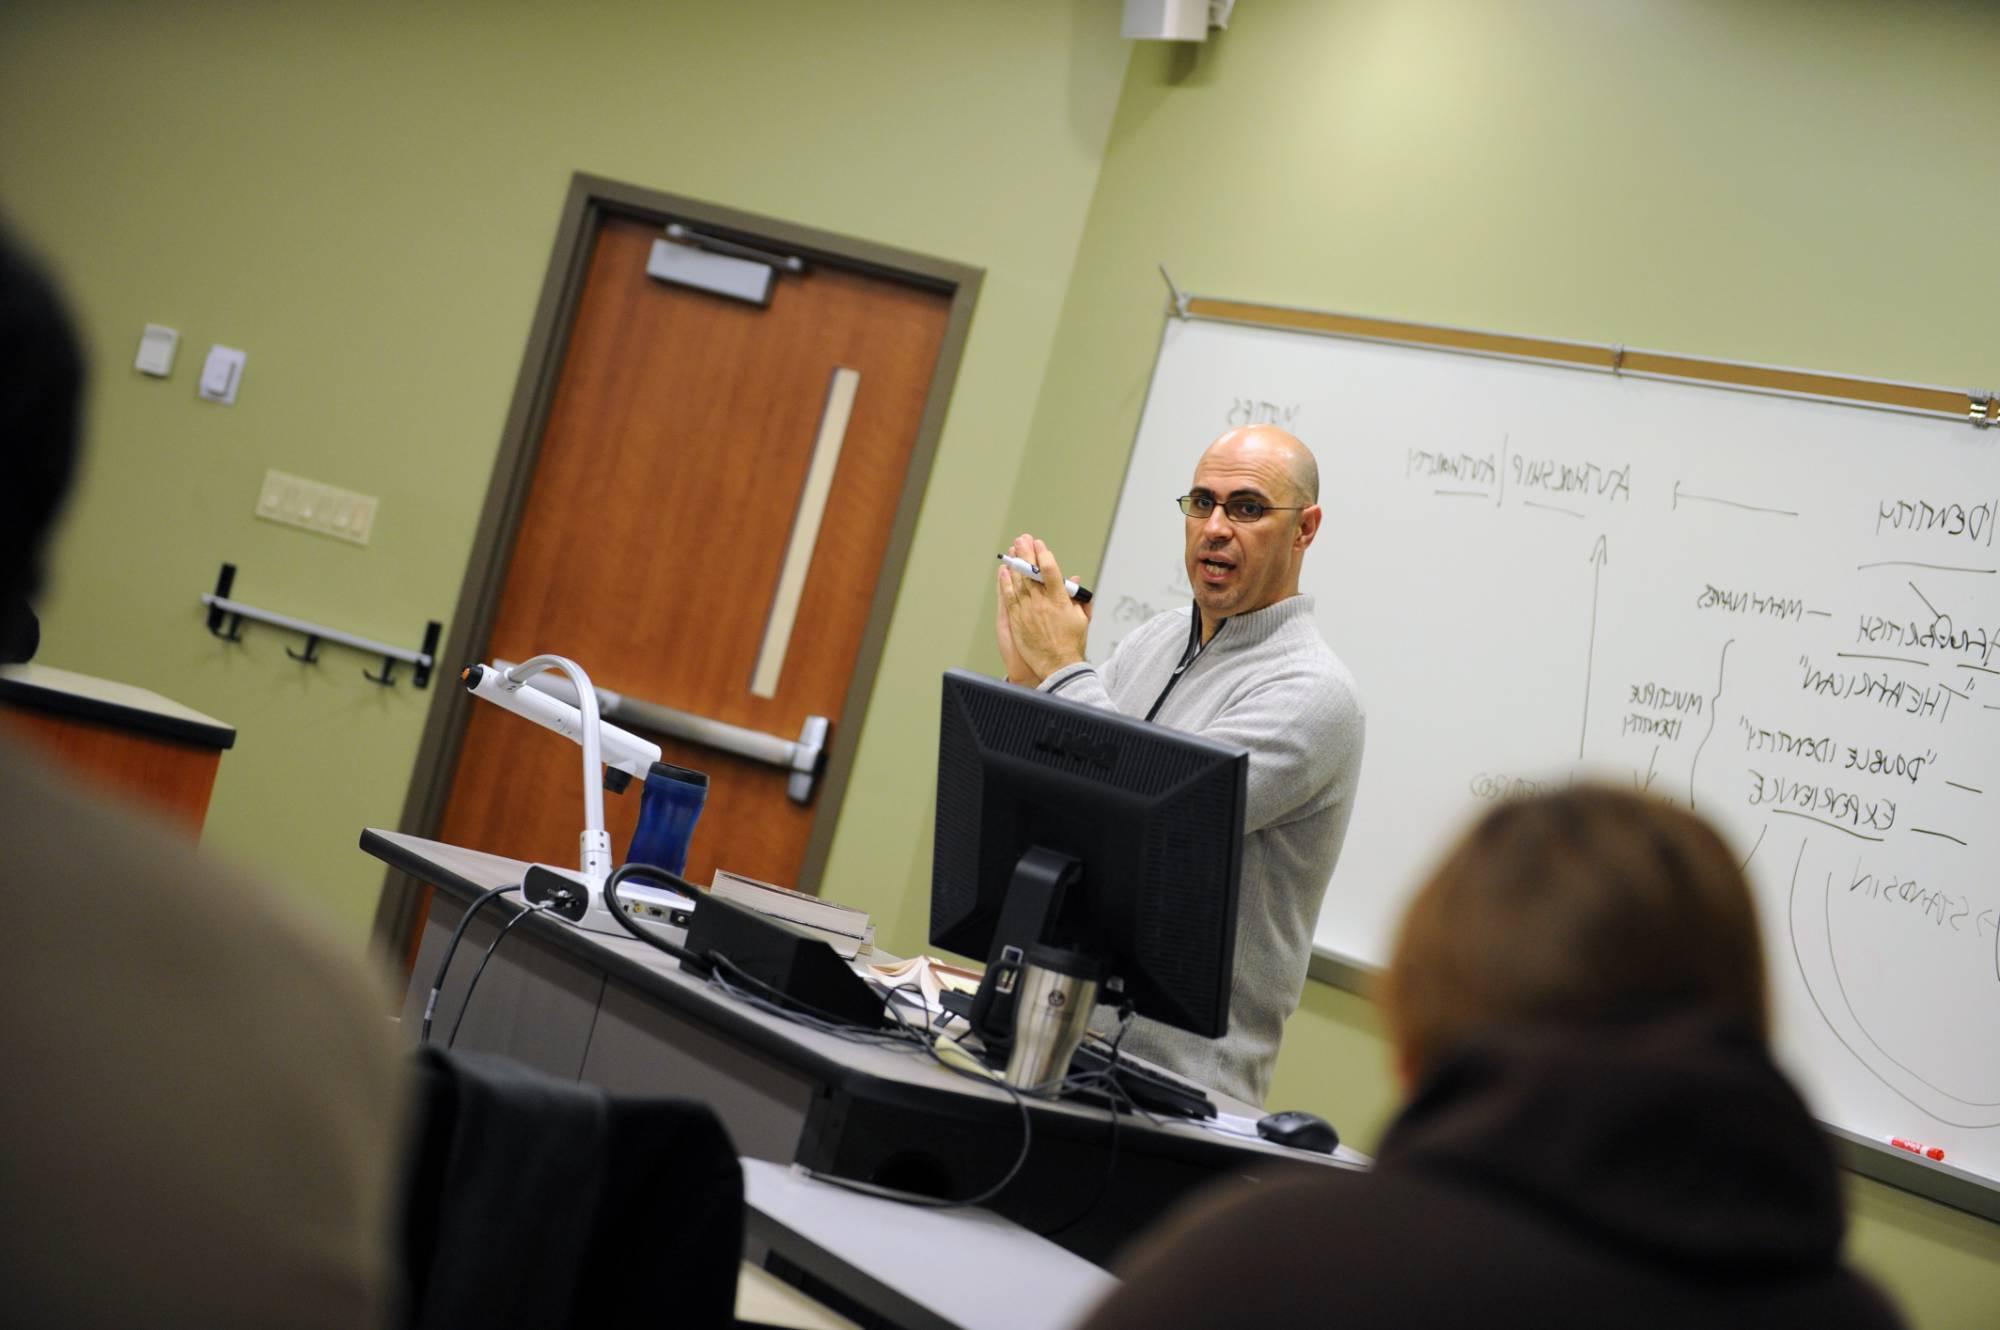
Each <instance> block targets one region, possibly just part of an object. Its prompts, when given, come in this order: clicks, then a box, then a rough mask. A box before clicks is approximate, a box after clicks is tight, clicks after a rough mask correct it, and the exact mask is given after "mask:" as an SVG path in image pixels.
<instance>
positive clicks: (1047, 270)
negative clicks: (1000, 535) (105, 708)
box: [0, 0, 1129, 945]
mask: <svg viewBox="0 0 2000 1330" xmlns="http://www.w3.org/2000/svg"><path fill="white" fill-rule="evenodd" d="M1101 8H1102V6H1101V5H1098V4H1095V3H1093V2H1092V0H1042V2H1040V3H1020V4H1011V5H1006V6H994V5H986V4H974V3H953V4H932V3H925V2H924V0H890V2H887V3H880V2H875V3H869V4H866V5H830V4H822V3H816V2H815V0H783V2H780V0H731V3H665V2H660V3H650V2H649V3H639V2H637V0H634V2H632V3H619V4H560V5H543V4H522V3H487V2H480V3H469V2H455V3H430V4H423V5H401V4H399V5H388V4H350V3H339V4H327V3H312V4H298V3H273V4H233V5H231V4H219V3H213V2H212V0H209V2H204V3H153V4H147V5H127V4H111V3H93V2H90V0H85V2H83V3H78V2H76V0H63V2H62V3H14V4H10V5H6V6H0V126H5V129H4V132H0V211H4V212H5V213H8V214H10V215H11V216H12V219H13V221H14V224H15V226H16V227H17V228H18V229H19V230H21V231H22V232H23V233H24V234H25V236H26V238H27V239H28V240H29V241H30V242H32V243H33V244H34V245H36V246H37V247H39V248H40V249H41V250H42V251H43V252H44V253H45V254H46V255H47V256H48V257H49V258H50V259H51V260H52V262H53V263H54V264H55V266H56V267H57V268H58V270H59V275H60V276H61V278H62V280H63V281H64V282H65V283H66V285H67V287H68V289H69V291H70V293H71V295H72V297H73V300H74V303H75V305H76V307H77V310H78V313H79V315H80V317H81V319H82V321H83V322H84V324H85V325H86V332H87V337H88V341H89V347H90V352H91V354H92V357H93V359H94V362H95V365H96V367H97V372H96V382H95V384H94V386H93V389H92V392H91V394H90V412H91V424H90V449H89V457H88V465H87V468H86V470H85V473H84V476H83V480H82V484H81V488H80V491H79V493H78V495H77V497H76V500H75V502H74V503H73V505H72V509H71V512H70V516H69V521H68V525H67V529H66V531H65V532H64V535H63V537H62V539H61V542H60V546H59V549H58V551H57V560H56V562H57V568H58V573H59V577H58V581H57V584H56V586H55V587H54V589H53V594H52V596H51V598H50V599H49V600H48V601H46V602H45V605H44V610H45V618H44V629H45V643H44V650H43V655H42V657H41V659H42V660H43V661H44V662H45V663H47V664H51V665H56V666H61V667H65V668H70V669H76V670H81V671H84V672H86V673H91V674H98V675H103V676H108V677H111V678H117V679H127V680H133V681H136V682H142V683H145V684H147V685H149V686H151V687H153V688H154V689H155V690H157V691H159V692H162V693H164V694H166V695H167V696H169V697H172V698H175V699H177V700H179V701H182V702H184V703H186V704H188V705H190V706H193V707H196V708H198V709H200V710H203V711H206V712H209V713H210V714H213V715H216V716H219V717H222V718H224V719H226V720H229V721H232V722H234V723H235V724H236V725H237V727H238V731H239V738H238V743H237V747H236V749H235V750H234V751H233V752H231V753H229V754H228V755H227V758H226V760H225V761H224V762H223V764H222V771H221V776H220V779H219V781H218V784H217V788H216V791H215V798H214V803H213V806H212V811H211V814H210V819H209V825H208V836H207V840H208V843H209V845H210V846H211V847H212V848H216V849H219V850H221V851H223V852H225V853H229V854H233V855H236V856H239V857H242V858H245V859H248V860H250V861H252V862H254V863H257V864H259V865H261V866H262V867H264V868H266V869H267V870H269V872H270V873H271V874H272V875H273V877H274V878H275V879H276V880H277V881H278V882H280V883H282V884H284V886H285V887H287V888H288V889H289V890H291V891H293V892H294V893H295V894H297V895H298V897H299V898H300V899H301V900H303V901H306V902H309V903H310V904H311V905H312V906H313V907H315V908H317V909H318V910H320V911H321V912H323V913H325V914H326V915H328V916H329V917H330V919H331V920H332V921H333V923H334V925H335V926H336V927H338V928H339V929H341V930H342V931H343V932H344V933H345V934H347V935H348V936H351V937H352V938H354V939H355V941H356V943H357V945H358V944H359V941H360V939H361V938H362V937H363V936H365V933H366V929H367V926H368V921H369V919H370V917H371V915H372V912H373V909H374V903H375V898H376V893H377V889H378V887H379V884H380V882H381V873H380V870H379V867H377V866H375V865H373V864H372V862H371V861H369V860H368V859H366V858H365V857H364V856H363V855H361V854H360V853H359V852H358V850H356V848H355V840H356V837H357V835H358V833H359V831H360V829H361V828H362V827H363V826H368V825H389V826H393V825H395V823H396V821H397V819H398V818H399V816H400V815H401V812H402V807H403V799H404V794H405V790H406V788H407V784H408V777H409V773H410V769H411V764H412V762H413V761H414V758H415V753H416V747H417V743H418V739H419V736H420V732H421V728H422V722H423V718H424V713H425V708H426V707H427V706H428V705H429V703H430V700H431V698H432V696H433V694H432V693H430V692H416V691H414V690H412V689H410V688H408V687H398V688H394V689H382V688H377V687H375V686H373V685H371V684H368V683H366V682H364V681H363V680H362V678H361V677H360V670H361V668H362V666H363V664H364V663H366V662H364V661H363V660H362V659H360V658H359V657H356V656H353V655H350V654H347V653H344V652H340V651H337V650H332V649H329V650H328V651H327V653H326V658H325V662H324V663H323V665H322V666H321V667H320V668H319V669H318V670H309V669H305V668H303V667H300V666H296V665H294V664H292V663H291V662H290V661H288V660H286V659H285V658H284V656H283V654H282V652H283V648H284V647H285V646H287V645H296V644H297V639H295V638H289V637H287V636H286V635H283V634H280V633H277V632H274V631H271V630H268V629H267V630H263V631H258V630H256V629H252V630H250V631H249V633H248V634H247V640H246V642H245V643H244V645H243V646H242V647H241V648H227V647H224V646H223V645H222V644H220V643H218V642H215V641H214V640H212V639H211V638H209V637H208V636H207V635H206V634H205V633H204V632H203V631H202V628H201V622H200V618H199V616H198V606H197V604H196V597H197V595H198V594H199V593H200V592H202V591H205V590H208V589H209V588H210V587H211V586H212V585H213V583H214V579H215V576H216V571H217V568H218V566H219V565H220V564H221V563H222V562H224V561H225V560H227V561H231V562H234V563H236V564H237V565H238V567H239V568H240V570H241V571H240V573H239V575H238V580H237V584H236V594H237V595H238V596H240V597H241V598H243V599H245V600H247V601H250V602H252V603H254V604H259V605H264V606H268V607H270V608H274V609H278V610H282V611H285V612H289V613H293V614H296V615H298V616H301V617H304V618H310V619H315V620H318V621H321V622H324V623H328V624H332V625H334V626H337V627H342V628H346V629H348V630H349V631H352V632H357V633H361V634H363V635H366V636H369V637H374V638H378V639H382V640H387V641H392V642H401V643H407V644H409V645H412V646H414V645H416V643H417V642H418V640H419V639H420V636H421V633H422V629H423V625H424V622H425V620H427V619H430V618H433V617H436V618H449V616H450V615H451V613H452V610H453V608H454V605H455V601H456V598H457V595H458V590H459V585H460V580H461V578H462V576H463V575H464V572H465V562H466V558H467V555H468V553H469V551H470V548H471V542H472V536H473V527H474V523H475V521H476V519H477V515H478V511H479V507H480V503H481V501H482V499H483V497H484V494H485V489H486V482H487V478H488V475H489V472H490V470H491V467H492V461H493V457H494V453H495V450H496V448H497V445H498V442H499V437H500V431H501V427H502V424H503V421H504V417H505V413H506V410H507V406H508V402H509V399H510V395H511V393H512V392H513V388H514V382H515V376H516V374H517V372H518V370H519V368H520V363H521V356H522V352H523V348H524V344H525V341H526V337H527V332H528V325H529V320H530V318H531V316H532V314H533V310H534V303H535V300H536V298H537V296H538V294H539V291H540V286H541V282H542V277H543V273H544V270H545V268H546V265H547V263H548V260H549V254H550V248H551V245H552V243H553V241H554V238H555V226H556V221H557V215H558V210H559V207H560V205H561V203H562V200H563V197H564V193H565V191H566V189H567V187H568V183H569V178H570V175H571V173H572V172H573V171H577V170H583V171H589V172H593V173H596V174H600V175H605V176H610V177H614V178H617V179H621V180H625V181H630V182H632V183H635V184H639V185H643V186H647V187H651V188H656V189H662V190H667V191H671V192H674V193H678V194H682V195H687V196H691V197H695V198H701V199H708V200H712V201H715V202H718V203H723V204H727V205H730V206H733V207H737V208H741V209H746V210H749V211H753V212H761V213H765V214H768V215H771V216H775V217H780V218H784V219H787V220H790V221H793V222H797V223H802V224H806V225H811V226H815V227H822V228H825V229H828V230H832V231H836V232H844V233H847V234H851V235H855V236H859V237H863V238H866V239H869V240H872V241H877V242H881V243H885V244H890V245H897V246H902V247H906V248H909V249H913V250H917V251H921V252H925V253H930V254H935V255H938V256H941V257H945V258H950V259H955V260H958V261H961V262H965V263H970V264H975V265H978V266H980V267H983V268H984V269H985V270H986V272H987V278H986V282H985V286H984V289H983V291H982V294H981V297H980V302H979V307H978V310H977V314H976V318H975V322H974V327H973V332H972V337H971V340H970V343H969V345H968V347H967V351H966V356H965V360H964V364H963V368H962V371H961V373H960V376H959V380H958V387H957V392H956V395H955V397H954V399H953V403H952V411H951V417H950V421H949V424H948V427H947V429H946V432H945V434H944V438H943V440H942V443H941V446H940V450H939V454H938V457H937V462H936V467H935V470H934V472H933V476H932V479H931V482H930V490H929V497H928V502H927V505H926V508H925V510H924V514H923V518H922V521H921V522H920V524H919V528H918V531H917V535H916V542H915V546H914V551H913V555H912V558H911V564H910V571H909V575H908V578H907V580H906V582H905V585H904V588H903V591H902V595H901V597H900V599H899V602H898V607H897V614H896V618H895V622H894V627H893V629H892V632H891V635H890V638H889V641H888V644H887V649H886V654H885V657H884V661H883V666H882V671H881V674H880V680H879V682H880V695H881V696H884V697H889V698H894V699H901V698H905V697H909V696H927V695H929V694H930V693H931V690H932V689H933V688H934V687H935V682H934V681H935V679H936V676H937V674H938V672H939V671H940V670H941V669H942V668H944V667H946V666H949V665H956V664H962V663H964V661H963V659H962V656H963V652H964V644H965V643H966V642H968V641H969V640H970V639H971V638H972V636H973V634H974V627H975V624H976V623H977V622H978V621H980V620H981V619H982V617H983V616H984V615H985V614H986V613H987V612H988V611H987V610H986V609H985V608H984V607H983V606H982V605H981V603H980V596H981V593H982V592H983V590H984V588H985V583H984V581H983V580H982V579H983V578H984V576H985V573H986V569H987V567H989V566H990V564H991V562H992V557H993V553H992V550H991V548H990V545H989V539H988V536H987V534H986V533H987V532H989V531H991V530H992V529H994V528H995V527H996V526H998V525H1000V523H1001V515H1002V512H1003V510H1004V506H1005V503H1006V499H1007V494H1008V492H1009V490H1010V489H1011V487H1012V484H1013V479H1014V476H1015V473H1016V472H1017V470H1018V469H1019V458H1020V453H1021V448H1022V444H1023V441H1024V440H1025V438H1026V437H1027V432H1028V418H1029V413H1030V411H1031V410H1032V408H1033V403H1034V387H1035V385H1036V384H1038V383H1039V382H1040V378H1041V373H1042V367H1043V364H1044V362H1045V361H1046V358H1047V355H1048V347H1049V343H1050V340H1051V338H1052V336H1053V334H1054V330H1055V323H1056V318H1057V315H1058V312H1059V308H1060V304H1061V300H1062V296H1063V292H1064V290H1065V289H1066V287H1067V284H1068V280H1069V273H1070V266H1071V263H1072V260H1073V258H1074V255H1075V249H1076V243H1077V238H1078V236H1079V235H1080V234H1081V231H1082V226H1083V217H1084V213H1085V210H1086V209H1087V207H1088V206H1089V202H1090V197H1091V190H1092V189H1093V187H1094V185H1095V182H1096V174H1097V166H1098V162H1099V160H1100V159H1101V156H1102V151H1103V144H1104V140H1105V136H1106V134H1107V132H1108V130H1109V126H1110V119H1111V115H1112V112H1113V110H1114V108H1115V106H1116V102H1117V97H1118V90H1119V86H1120V82H1121V80H1122V78H1123V74H1124V69H1125V66H1126V63H1127V61H1128V59H1129V49H1128V47H1127V46H1126V44H1125V43H1123V42H1122V41H1121V40H1120V39H1119V37H1118V33H1117V25H1116V23H1115V21H1113V20H1112V19H1109V18H1107V16H1106V15H1104V14H1102V13H1100V12H1099V11H1100V10H1101ZM149 321H151V322H159V323H166V324H170V325H173V326H175V327H178V328H179V329H180V330H181V333H182V339H183V340H182V346H181V358H180V362H179V365H178V367H177V369H176V372H175V374H174V377H173V378H172V379H171V380H169V381H165V382H161V381H157V380H153V379H148V378H145V377H143V376H141V375H139V374H138V373H136V372H135V371H134V370H133V369H132V367H131V366H132V357H133V355H134V353H135V351H136V349H137V345H138V338H139V334H140V330H141V328H142V326H143V325H144V324H145V323H147V322H149ZM218 341H219V342H223V343H226V344H229V345H233V346H238V347H242V348H244V349H246V350H247V351H248V352H249V363H248V366H247V369H246V372H245V375H244V380H243V387H242V393H241V396H240V400H239V403H238V405H236V406H235V407H233V408H223V407H218V406H213V405H209V404H205V403H202V402H199V401H197V400H196V397H195V382H196V378H197V376H198V374H199V371H200V364H201V359H202V357H203V355H204V354H205V353H206V350H207V347H208V346H209V344H210V343H212V342H218ZM267 467H276V468H278V469H280V470H284V471H289V472H294V473H297V474H301V475H305V476H310V477H313V478H316V479H319V480H323V481H326V482H329V483H332V484H336V485H340V486H343V487H345V488H349V489H355V490H359V491H362V492H364V493H368V494H374V495H377V496H379V497H380V499H381V508H380V511H379V513H378V515H377V518H376V522H375V530H374V539H373V542H372V543H371V544H370V545H369V546H368V547H367V548H365V549H361V548H356V547H353V546H350V545H345V544H341V543H339V542H336V541H333V540H329V539H326V538H323V537H319V536H315V535H311V534H307V533H302V532H298V531H294V530H292V529H289V528H284V527H278V526H274V525H271V524H269V523H265V522H261V521H258V520H256V519H255V518H253V517H252V515H251V511H252V507H253V505H254V503H255V500H256V496H257V493H258V489H259V485H260V483H261V480H262V477H263V474H264V471H265V469H266V468H267ZM736 520H739V521H740V520H747V517H746V516H745V515H738V517H737V519H736ZM661 521H662V524H663V526H665V525H668V524H673V525H676V526H678V525H680V524H688V523H694V524H704V519H702V518H701V517H699V516H698V515H694V514H685V513H680V514H662V515H661ZM702 534H703V536H704V537H726V534H727V531H726V524H723V526H722V527H721V528H720V529H719V528H718V526H717V524H715V523H713V522H708V523H706V524H704V530H703V532H702ZM554 645H559V644H554ZM926 714H927V713H926V711H925V709H924V708H906V707H903V706H901V705H900V703H898V704H895V705H890V706H886V707H876V708H874V717H875V719H874V722H873V724H872V725H871V726H870V727H869V728H868V731H867V732H868V735H869V738H868V742H867V744H866V745H865V747H864V748H863V750H862V752H861V755H860V760H859V764H858V767H857V769H856V771H855V773H854V782H853V788H854V791H855V793H854V796H853V797H852V798H851V800H850V801H849V807H848V809H847V816H846V820H845V823H844V824H843V826H842V829H841V832H840V835H839V838H838V841H837V843H836V845H835V849H834V856H833V875H834V880H835V881H836V882H838V883H840V884H843V887H844V890H843V891H842V894H845V895H849V896H851V897H853V898H855V899H857V900H860V901H862V902H863V903H866V904H879V905H882V906H883V907H884V908H885V909H886V910H888V911H889V912H890V913H893V912H894V909H895V907H896V906H897V905H898V904H899V903H900V894H901V886H902V884H903V883H904V882H906V881H907V880H908V878H909V876H910V874H911V872H912V869H911V864H912V862H913V856H914V854H915V853H916V851H915V848H914V847H916V846H917V845H919V844H920V843H921V841H922V835H923V833H922V831H921V824H922V822H923V821H924V819H925V818H926V817H927V815H928V813H927V804H926V803H925V802H923V801H919V800H916V799H914V798H912V797H911V796H910V794H909V793H908V789H907V786H908V784H909V780H908V773H909V770H910V768H911V767H912V765H914V766H915V767H916V768H917V769H918V770H921V769H922V767H923V766H924V765H925V762H926V759H925V757H924V754H925V753H926V752H927V751H928V750H929V749H930V747H931V745H932V744H933V743H934V739H932V738H930V737H928V736H926V735H925V734H924V733H923V729H924V717H925V715H926Z"/></svg>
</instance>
